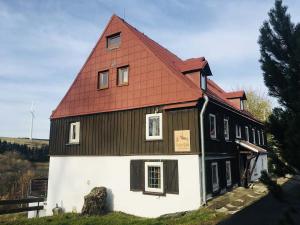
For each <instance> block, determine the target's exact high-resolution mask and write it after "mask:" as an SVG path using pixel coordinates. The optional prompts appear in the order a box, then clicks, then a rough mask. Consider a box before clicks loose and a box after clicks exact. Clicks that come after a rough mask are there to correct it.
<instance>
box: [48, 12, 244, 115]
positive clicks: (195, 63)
mask: <svg viewBox="0 0 300 225" xmlns="http://www.w3.org/2000/svg"><path fill="white" fill-rule="evenodd" d="M121 30H122V32H123V33H126V34H127V35H128V37H127V38H126V37H125V36H124V39H125V40H124V42H123V43H122V46H121V48H120V49H121V50H118V49H117V51H115V54H116V56H118V57H122V58H121V59H125V60H120V61H121V62H120V64H122V63H123V64H126V63H127V65H128V63H129V61H130V60H135V61H136V60H141V59H140V58H141V57H142V56H141V55H143V56H144V57H145V56H147V58H145V59H147V61H146V60H145V62H147V64H150V63H152V64H151V65H153V66H155V68H156V70H157V71H156V73H153V70H154V69H152V70H151V68H150V66H149V68H148V67H147V69H148V70H149V72H148V71H144V73H145V74H147V75H148V76H150V77H151V78H152V76H157V78H159V79H158V80H154V78H153V79H152V80H150V81H152V82H153V84H152V86H150V84H149V83H150V82H149V80H148V82H147V83H143V84H142V83H141V82H142V81H140V82H138V81H139V80H140V79H141V78H139V77H137V75H139V76H141V75H143V74H141V72H139V73H136V75H135V76H136V77H134V74H132V73H133V71H131V72H132V73H131V75H132V76H133V77H131V78H130V79H131V81H130V84H129V86H128V89H126V87H125V88H123V87H122V88H118V87H115V83H114V82H115V78H113V79H112V80H109V82H110V83H109V85H111V84H112V87H110V88H108V89H106V90H105V91H99V92H97V90H96V88H95V87H96V85H93V82H96V80H97V78H96V77H97V73H98V71H101V69H103V68H104V69H107V68H110V70H113V71H114V70H115V68H114V67H113V66H112V65H111V64H112V63H111V61H112V60H114V58H113V57H115V56H114V55H113V54H112V53H111V52H108V51H107V50H106V47H105V45H106V43H105V41H106V39H105V37H106V36H108V35H110V34H113V33H115V32H120V31H121ZM132 34H133V36H132ZM129 36H130V37H129ZM133 46H136V48H137V49H134V50H135V51H133V50H132V52H136V54H135V53H132V54H131V55H130V54H129V53H124V52H123V53H122V48H123V50H124V49H130V48H133ZM138 47H139V48H138ZM138 50H139V52H137V51H138ZM147 50H148V51H147ZM127 51H128V52H129V50H127ZM145 51H147V52H145ZM99 55H101V56H102V57H99ZM95 62H98V64H101V65H102V66H100V65H98V64H95ZM107 62H109V63H110V64H107ZM105 63H106V64H105ZM143 65H146V64H143ZM117 66H118V65H117ZM144 67H146V66H144ZM205 67H208V68H209V65H208V62H207V61H206V60H205V58H204V57H200V58H191V59H187V60H181V59H180V58H179V57H178V56H176V55H175V54H173V53H172V52H170V51H169V50H167V49H166V48H164V47H162V46H161V45H159V44H158V43H157V42H155V41H153V40H152V39H150V38H149V37H147V36H146V35H145V34H143V33H141V32H140V31H138V30H137V29H136V28H134V27H133V26H131V25H130V24H128V23H127V22H126V21H124V20H123V19H121V18H119V17H118V16H116V15H113V16H112V18H111V19H110V21H109V23H108V25H107V26H106V28H105V30H104V32H103V34H102V35H101V37H100V39H99V40H98V42H97V44H96V46H95V47H94V49H93V51H92V52H91V54H90V55H89V57H88V59H87V61H86V63H85V64H84V65H83V67H82V69H81V70H80V72H79V74H78V75H77V77H76V79H75V80H74V82H73V84H72V85H71V87H70V89H69V90H68V92H67V94H66V95H65V96H64V98H63V99H62V101H61V102H60V104H59V105H58V107H57V108H56V109H55V110H54V111H53V113H52V115H51V118H60V117H68V116H75V115H84V114H91V113H99V112H109V111H116V110H124V109H131V108H140V107H146V106H152V105H170V104H173V105H174V104H176V103H180V104H184V102H192V101H197V100H198V99H199V98H201V97H202V94H203V93H202V90H201V88H199V85H198V86H197V84H195V83H194V82H193V81H192V80H191V79H189V78H188V77H186V76H185V75H184V73H187V72H194V71H201V70H202V69H205ZM87 71H88V72H87ZM151 73H153V75H151ZM131 75H130V76H131ZM158 75H159V76H158ZM143 76H144V75H143ZM174 78H175V79H176V82H174ZM110 79H111V78H110ZM148 79H149V78H148ZM132 80H133V81H132ZM137 82H138V83H137ZM207 83H208V86H207V89H208V90H207V94H208V96H210V97H213V98H214V99H216V100H217V101H220V102H223V103H224V104H226V105H228V106H230V107H232V108H234V109H235V110H238V111H240V112H241V113H243V114H244V115H246V116H248V117H249V114H248V113H245V112H243V111H241V110H240V109H238V108H237V107H236V106H235V105H234V104H232V102H230V101H229V100H228V99H227V97H228V96H231V95H233V94H230V93H226V92H225V91H224V90H223V89H222V88H221V87H219V86H218V85H217V84H216V83H214V82H213V81H212V80H210V79H208V82H207ZM142 88H148V89H145V90H144V89H142ZM129 93H130V94H129ZM232 93H233V92H232ZM166 107H167V106H166Z"/></svg>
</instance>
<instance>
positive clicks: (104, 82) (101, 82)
mask: <svg viewBox="0 0 300 225" xmlns="http://www.w3.org/2000/svg"><path fill="white" fill-rule="evenodd" d="M105 88H108V70H107V71H102V72H99V73H98V89H105Z"/></svg>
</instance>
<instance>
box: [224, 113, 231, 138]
mask: <svg viewBox="0 0 300 225" xmlns="http://www.w3.org/2000/svg"><path fill="white" fill-rule="evenodd" d="M225 124H226V130H227V135H225ZM229 136H230V135H229V119H228V118H225V119H224V138H225V140H226V141H228V140H229Z"/></svg>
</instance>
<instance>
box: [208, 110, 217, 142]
mask: <svg viewBox="0 0 300 225" xmlns="http://www.w3.org/2000/svg"><path fill="white" fill-rule="evenodd" d="M209 133H210V137H211V138H217V130H216V116H215V115H214V114H209Z"/></svg>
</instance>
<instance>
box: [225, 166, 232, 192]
mask: <svg viewBox="0 0 300 225" xmlns="http://www.w3.org/2000/svg"><path fill="white" fill-rule="evenodd" d="M225 166H226V174H227V169H229V171H228V172H229V179H227V176H226V183H227V187H228V186H230V185H231V184H232V177H231V162H230V161H226V162H225Z"/></svg>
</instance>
